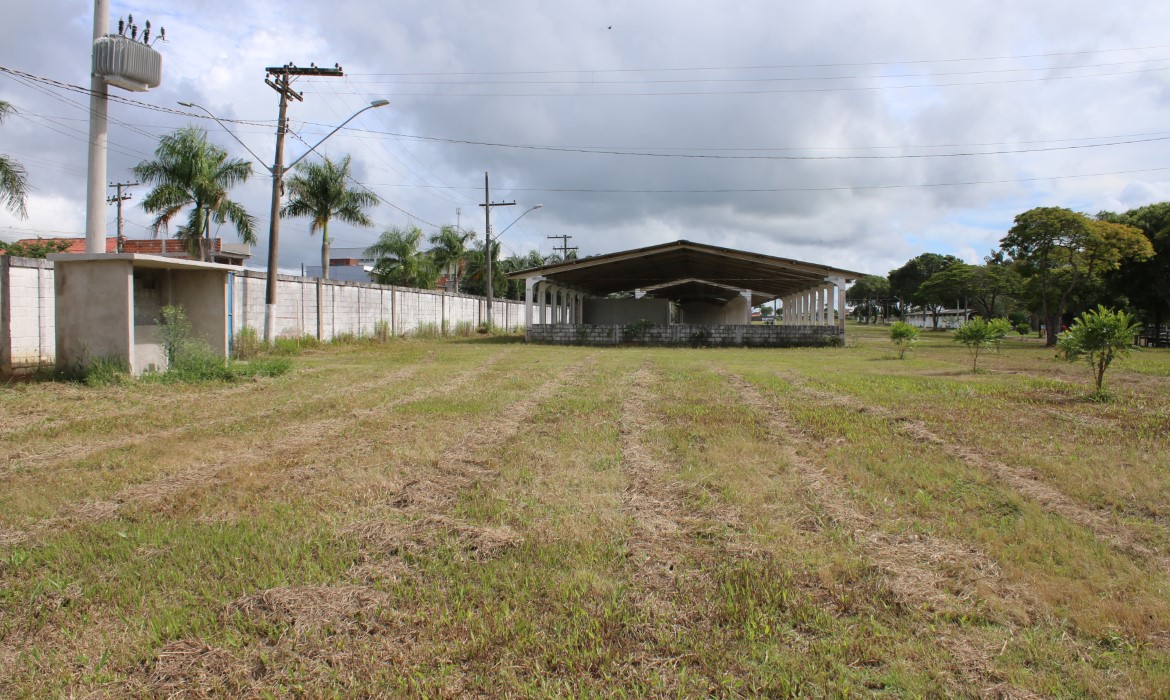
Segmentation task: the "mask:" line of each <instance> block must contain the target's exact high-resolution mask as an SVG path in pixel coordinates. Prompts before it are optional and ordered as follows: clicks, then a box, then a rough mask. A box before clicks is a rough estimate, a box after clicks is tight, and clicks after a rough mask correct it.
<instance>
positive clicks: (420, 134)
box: [0, 0, 1170, 274]
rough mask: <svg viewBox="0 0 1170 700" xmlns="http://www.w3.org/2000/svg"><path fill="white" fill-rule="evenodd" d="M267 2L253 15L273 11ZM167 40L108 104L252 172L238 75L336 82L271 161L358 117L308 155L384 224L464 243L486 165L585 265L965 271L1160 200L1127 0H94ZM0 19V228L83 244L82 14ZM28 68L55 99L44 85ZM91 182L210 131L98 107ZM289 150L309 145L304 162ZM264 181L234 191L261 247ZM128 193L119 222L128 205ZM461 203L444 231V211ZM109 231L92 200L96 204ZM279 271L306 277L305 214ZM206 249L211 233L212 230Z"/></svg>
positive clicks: (371, 235) (1166, 54) (1147, 68)
mask: <svg viewBox="0 0 1170 700" xmlns="http://www.w3.org/2000/svg"><path fill="white" fill-rule="evenodd" d="M274 8H279V11H275V10H274ZM111 14H112V24H113V25H116V24H117V20H118V18H119V17H120V16H125V15H127V14H133V15H134V16H135V19H136V20H137V21H138V23H139V24H142V22H143V21H144V20H146V19H149V20H151V22H152V25H153V26H154V27H155V28H156V30H157V27H159V26H163V27H165V28H166V35H167V39H168V41H167V43H158V44H156V45H155V48H157V49H158V50H159V51H160V52H161V53H162V55H163V85H162V86H161V87H159V88H158V89H155V90H152V91H150V92H147V93H136V94H135V93H127V92H124V91H121V90H119V89H118V88H111V91H112V92H113V93H116V94H120V95H123V96H126V97H130V98H133V99H137V100H140V101H142V102H143V103H146V105H149V106H156V107H162V108H165V110H172V109H176V110H181V111H185V110H182V108H179V107H178V105H177V102H179V101H190V102H195V103H198V104H201V105H203V106H205V107H206V108H207V109H209V110H211V111H212V112H214V113H215V114H217V115H218V116H220V117H221V118H226V119H234V120H242V121H245V122H250V123H248V124H235V125H234V126H233V130H234V131H235V132H236V133H237V135H238V136H239V137H240V138H241V139H243V140H244V141H245V142H246V143H247V144H248V145H249V146H250V147H251V148H252V150H254V151H256V152H257V153H259V154H260V155H261V156H262V157H263V158H264V159H265V161H266V162H267V164H269V165H270V164H271V159H272V154H273V144H274V126H273V125H274V123H275V117H276V110H277V96H276V93H275V92H273V91H272V90H271V89H270V88H268V87H267V86H266V85H265V84H264V68H265V67H266V66H272V65H280V64H284V63H288V62H293V63H296V64H299V65H308V64H309V63H310V62H315V63H316V64H317V65H325V66H332V65H333V64H334V63H339V64H341V66H342V68H343V69H344V72H345V77H343V78H310V79H301V80H300V81H299V82H297V83H296V85H295V87H296V88H297V89H298V90H301V91H302V92H303V93H304V96H305V99H304V102H303V103H294V104H293V106H292V107H291V108H290V118H291V127H292V129H293V131H294V132H295V133H296V135H297V136H298V137H299V140H298V138H290V139H289V142H288V144H287V149H286V153H287V159H288V160H291V159H292V158H295V157H297V156H299V155H300V154H302V153H303V152H304V151H305V150H307V148H308V146H307V145H306V144H312V143H315V142H316V141H317V139H319V138H320V137H321V136H323V135H324V134H325V133H327V132H328V131H329V130H330V129H331V128H332V126H333V125H336V124H338V123H340V122H341V121H343V120H344V119H345V118H346V117H348V116H349V115H350V114H352V113H353V112H355V111H356V110H358V109H360V108H361V107H362V106H364V105H365V104H367V103H368V102H369V101H371V100H374V99H380V98H385V99H388V100H390V103H391V104H390V106H388V107H384V108H382V109H377V110H370V111H368V112H366V113H365V114H363V115H362V116H360V117H359V118H358V119H356V120H355V121H353V122H351V124H350V127H351V128H349V129H347V130H344V131H342V132H339V133H338V134H337V135H336V136H334V137H332V138H331V139H329V140H328V141H327V142H326V145H325V146H323V147H322V149H321V150H322V151H323V152H324V153H326V154H328V155H330V156H331V157H340V156H343V155H345V154H351V155H352V156H353V158H354V162H355V175H356V178H357V180H359V181H360V182H361V183H362V184H364V185H366V186H368V187H369V188H370V189H372V190H373V191H374V192H376V193H377V194H378V195H379V196H380V197H381V198H382V199H383V200H384V203H383V204H381V205H380V206H378V207H377V208H376V209H374V210H373V211H372V212H371V214H372V216H373V218H374V219H375V221H376V222H377V225H376V227H375V228H373V229H354V228H350V227H342V226H337V227H335V229H334V231H333V235H334V238H335V243H334V245H335V246H352V247H364V246H366V245H368V244H370V243H371V242H373V241H374V240H375V239H376V238H377V235H378V233H379V232H380V231H381V230H383V229H384V228H386V227H389V226H404V225H408V224H412V223H413V224H417V225H419V226H420V227H421V228H423V230H424V231H427V232H428V233H429V232H431V231H433V226H434V225H441V224H448V223H451V224H453V223H456V222H457V221H458V222H459V223H460V224H461V225H462V226H463V227H465V228H474V229H476V230H477V231H480V232H482V231H483V225H484V222H483V214H482V208H481V207H479V206H477V204H478V203H479V202H482V201H483V196H484V195H483V178H484V172H485V171H488V172H490V173H491V181H492V199H493V200H495V201H500V200H507V201H511V200H515V201H516V202H517V206H515V207H511V208H506V209H496V210H495V215H494V217H493V218H494V220H493V224H494V226H493V228H494V229H495V231H497V232H499V231H501V230H502V229H503V228H504V227H505V226H507V225H508V224H509V223H510V222H511V221H512V220H513V218H514V217H515V216H516V215H518V214H520V213H521V212H523V211H525V210H526V209H528V208H529V207H531V206H532V205H534V204H537V203H541V204H543V205H544V207H543V208H542V209H540V210H537V211H533V212H532V213H530V214H529V215H527V216H526V217H525V218H524V219H523V220H522V221H520V222H518V223H517V224H516V225H515V226H514V227H512V228H510V229H509V230H508V231H507V232H506V233H505V234H504V235H503V243H504V244H505V246H506V252H516V253H523V252H526V251H527V250H529V249H533V248H536V249H539V250H541V251H543V252H546V253H547V252H551V250H552V246H553V245H554V244H555V242H554V241H552V240H550V239H549V238H548V237H549V236H554V235H556V236H560V235H563V234H567V235H570V236H572V239H571V241H570V245H575V246H578V247H579V248H580V252H581V254H583V255H589V254H594V253H604V252H610V251H614V250H620V249H623V248H629V247H634V246H641V245H651V244H656V243H663V242H667V241H672V240H677V239H689V240H694V241H701V242H707V243H712V244H716V245H723V246H729V247H735V248H745V249H750V250H754V251H759V252H764V253H770V254H774V255H781V256H785V257H793V258H798V259H804V260H810V261H815V262H820V263H824V264H830V265H835V266H839V267H845V268H849V269H856V270H861V271H865V272H870V273H877V274H884V273H886V272H887V271H888V270H890V269H891V268H894V267H897V266H898V265H900V264H902V263H903V262H905V261H906V260H907V259H908V258H910V257H913V256H914V255H917V254H919V253H922V252H925V251H934V252H939V253H950V254H955V255H958V256H960V257H962V258H964V259H966V260H968V261H969V262H977V261H979V260H981V258H982V257H983V256H984V255H986V254H987V252H988V251H989V250H990V249H991V248H993V247H995V245H996V243H997V241H998V240H999V239H1000V238H1001V237H1002V236H1003V234H1004V232H1005V231H1006V230H1007V229H1008V228H1009V227H1010V226H1011V222H1012V218H1013V217H1014V216H1015V215H1016V214H1018V213H1020V212H1022V211H1025V210H1027V209H1030V208H1032V207H1036V206H1064V207H1069V208H1072V209H1076V210H1079V211H1085V212H1090V213H1094V212H1097V211H1099V210H1102V209H1111V210H1123V209H1127V208H1130V207H1134V206H1140V205H1143V204H1147V203H1151V202H1156V201H1163V200H1167V199H1170V130H1168V129H1170V127H1167V126H1166V118H1167V114H1170V111H1168V107H1170V39H1167V38H1166V33H1165V28H1166V27H1167V26H1170V3H1166V2H1164V0H1163V1H1160V2H1159V1H1157V0H1148V1H1147V0H1132V1H1127V2H1122V3H1106V2H1101V1H1100V0H1052V1H1032V0H1015V1H1006V0H1005V1H997V0H977V1H971V2H967V1H961V0H947V1H946V2H935V3H927V2H921V1H920V0H914V1H910V0H907V1H905V2H897V1H893V0H842V1H839V2H834V3H801V4H798V3H780V2H775V0H761V1H758V2H757V1H750V0H744V1H742V2H734V3H731V2H725V3H718V2H704V3H697V2H690V1H689V0H674V1H672V2H667V1H665V0H659V1H650V0H646V1H637V2H634V1H631V0H624V1H621V2H617V1H608V0H593V1H590V2H556V3H554V2H540V1H539V0H497V1H496V2H491V3H488V2H478V3H477V2H469V1H463V2H459V1H456V0H398V1H397V2H393V3H378V2H371V1H370V0H365V1H364V2H357V1H356V0H332V1H331V2H305V1H304V0H286V2H283V3H280V4H279V5H274V4H273V3H268V2H265V3H260V2H254V1H252V0H237V1H236V2H230V3H229V2H221V1H220V0H144V1H143V2H140V3H137V4H131V3H125V2H121V1H119V0H114V1H113V2H112V8H111ZM3 15H4V18H3V22H2V23H0V47H3V48H2V50H0V66H2V67H3V68H5V69H11V70H15V71H20V72H22V73H23V74H28V75H31V76H35V78H30V77H27V76H26V75H23V74H22V73H17V74H13V73H11V72H0V99H3V100H7V101H9V102H11V103H12V104H13V106H15V107H16V108H17V109H18V110H19V112H20V113H19V114H18V115H17V116H14V117H12V118H9V119H8V120H7V121H6V122H5V123H4V124H3V125H2V126H0V152H3V153H5V154H7V155H9V156H12V157H14V158H16V159H17V160H19V161H21V162H22V163H23V164H24V166H25V167H26V168H27V170H28V171H29V175H30V181H31V184H32V186H33V188H34V189H33V192H32V196H31V197H30V200H29V203H28V209H29V216H28V218H27V219H24V220H18V219H16V218H14V217H13V216H12V215H11V214H9V213H8V212H6V211H5V212H0V238H3V239H5V240H14V239H16V238H22V237H30V236H35V235H42V236H57V235H79V236H80V235H84V227H85V221H84V220H85V212H84V200H85V168H86V160H85V159H86V141H87V128H88V98H87V97H86V96H85V95H84V94H81V93H78V92H76V91H71V90H69V89H68V88H67V87H62V86H61V85H60V84H64V85H66V86H68V85H74V86H83V87H88V86H89V60H90V59H89V56H90V48H89V46H90V37H91V34H92V27H93V5H92V2H85V1H77V2H75V1H72V0H42V1H38V2H31V1H29V0H13V1H12V2H8V3H5V9H4V11H3ZM46 78H47V79H51V80H52V81H57V83H59V84H53V83H48V82H46V81H44V80H42V79H46ZM110 116H111V123H110V131H109V134H110V154H109V173H108V181H110V182H113V181H117V180H122V181H128V180H132V179H133V178H132V176H131V173H130V168H132V167H133V166H134V165H135V164H136V163H138V162H139V161H141V160H144V159H148V158H150V157H151V156H152V153H153V150H154V147H155V143H156V139H157V137H158V136H159V135H161V134H165V133H167V132H169V131H172V130H174V129H176V128H179V127H181V126H184V125H186V124H190V123H195V124H200V125H202V126H204V127H206V128H207V129H208V130H209V132H210V134H211V138H212V140H213V141H214V142H215V143H217V144H218V145H221V146H223V147H225V148H227V149H228V150H229V151H231V153H232V154H233V155H234V156H238V157H242V158H249V157H250V156H249V155H248V153H247V151H245V150H244V149H243V148H241V147H240V146H239V145H238V144H237V143H236V142H235V141H233V140H232V139H231V137H230V136H229V135H228V134H226V133H223V130H222V129H221V128H220V127H219V126H218V125H216V124H215V123H214V122H210V121H208V120H205V119H199V118H197V117H195V116H194V115H192V116H184V115H182V114H175V113H171V112H169V111H159V110H157V109H150V108H148V106H138V105H131V104H124V103H112V104H111V108H110ZM309 157H310V158H312V157H314V156H309ZM269 188H270V181H269V180H268V174H267V171H266V170H264V169H263V167H262V166H259V165H257V174H256V175H255V176H254V178H253V180H251V181H249V182H248V183H247V184H246V185H244V186H242V187H240V188H239V189H238V190H236V191H233V197H234V198H236V199H238V200H239V201H241V202H243V203H244V204H245V206H247V207H248V208H249V210H250V211H251V212H253V213H254V214H255V215H256V216H257V217H258V218H259V220H260V226H259V228H260V231H261V248H260V249H259V250H257V251H256V255H255V257H254V259H255V260H256V261H257V262H258V263H260V264H263V259H264V252H263V251H264V249H265V248H264V246H266V245H267V236H266V232H267V230H268V218H267V211H268V197H269V191H270V189H269ZM145 192H146V188H145V187H138V188H135V189H134V190H132V194H133V195H134V197H135V199H134V200H132V201H131V202H130V204H131V206H129V207H128V208H127V210H126V219H127V234H128V235H129V236H131V237H144V236H147V235H148V232H147V230H146V225H147V224H148V223H149V222H150V220H151V216H150V215H148V214H146V213H145V212H143V211H142V210H141V209H139V208H138V207H137V206H135V202H137V201H140V200H141V198H142V196H143V195H144V194H145ZM457 210H462V216H461V217H457V214H456V212H457ZM107 214H108V217H107V220H108V221H109V224H110V233H111V235H113V221H114V210H113V207H110V208H109V210H108V211H107ZM281 232H282V234H281V239H280V240H281V247H280V262H281V265H282V266H285V267H288V268H299V267H300V265H301V263H309V264H312V263H313V261H314V259H319V258H317V256H318V255H319V246H320V243H319V241H318V240H317V238H316V237H312V238H311V237H310V236H309V234H308V225H307V222H305V221H298V220H287V221H285V222H284V223H283V225H282V227H281ZM223 235H224V236H225V237H226V238H229V239H231V238H233V237H234V235H235V234H234V232H233V231H230V230H224V231H223Z"/></svg>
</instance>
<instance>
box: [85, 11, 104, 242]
mask: <svg viewBox="0 0 1170 700" xmlns="http://www.w3.org/2000/svg"><path fill="white" fill-rule="evenodd" d="M109 33H110V0H94V3H93V39H94V41H95V42H96V41H97V40H98V39H100V38H102V37H103V36H105V35H107V34H109ZM92 52H93V45H92V44H91V46H90V78H89V90H90V93H89V166H88V173H87V179H86V190H85V194H86V197H85V252H86V253H104V252H106V207H105V204H106V201H105V200H106V187H105V185H103V184H102V183H103V182H105V181H106V144H107V142H108V140H109V137H108V129H109V119H108V116H109V87H108V86H107V85H106V81H105V79H104V78H102V77H101V76H99V75H97V74H95V73H94V72H93V55H92Z"/></svg>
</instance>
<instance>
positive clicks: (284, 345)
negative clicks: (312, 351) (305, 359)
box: [272, 334, 321, 355]
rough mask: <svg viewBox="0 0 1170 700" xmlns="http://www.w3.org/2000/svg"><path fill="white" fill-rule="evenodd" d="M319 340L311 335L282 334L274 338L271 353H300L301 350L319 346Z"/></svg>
mask: <svg viewBox="0 0 1170 700" xmlns="http://www.w3.org/2000/svg"><path fill="white" fill-rule="evenodd" d="M320 345H321V341H319V340H317V338H316V337H315V336H312V335H308V334H305V335H301V336H295V335H293V336H282V337H279V338H277V339H276V342H275V343H274V344H273V346H272V354H274V355H300V354H301V352H302V351H304V350H306V349H309V348H315V347H319V346H320Z"/></svg>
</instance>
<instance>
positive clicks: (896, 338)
mask: <svg viewBox="0 0 1170 700" xmlns="http://www.w3.org/2000/svg"><path fill="white" fill-rule="evenodd" d="M918 334H919V331H918V328H917V326H912V325H910V324H909V323H906V322H905V321H894V323H893V325H891V326H890V340H891V341H892V342H893V343H894V345H896V346H898V359H899V360H901V359H903V358H904V357H906V351H907V350H911V349H913V348H914V345H915V344H917V343H918Z"/></svg>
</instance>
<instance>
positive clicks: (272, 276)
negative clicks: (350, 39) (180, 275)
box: [264, 63, 345, 343]
mask: <svg viewBox="0 0 1170 700" xmlns="http://www.w3.org/2000/svg"><path fill="white" fill-rule="evenodd" d="M264 71H265V76H264V82H265V83H266V84H267V85H268V87H270V88H272V89H273V90H276V92H277V93H278V94H279V95H280V114H279V116H278V117H277V120H276V157H275V158H274V159H273V163H272V206H271V207H270V208H269V222H268V279H267V280H266V285H265V288H264V342H265V343H271V342H272V341H273V340H274V339H275V336H276V332H275V331H276V275H277V264H276V262H277V259H278V258H279V253H278V249H277V244H278V239H279V237H280V196H281V195H282V194H283V193H284V135H285V133H287V132H288V99H289V98H290V97H291V98H293V99H295V100H297V101H298V102H304V101H305V98H304V96H303V95H301V94H300V93H299V92H297V91H296V90H293V89H292V88H291V87H289V78H290V77H291V76H294V75H321V76H330V77H341V76H344V75H345V74H344V73H342V72H341V66H336V65H335V66H334V67H333V68H318V67H317V66H314V65H310V67H308V68H302V67H300V66H294V65H293V64H291V63H289V64H287V65H283V66H275V67H269V68H265V69H264ZM274 77H275V81H274V80H273V78H274ZM310 150H311V149H310ZM306 155H308V154H306ZM303 157H304V156H302V158H303Z"/></svg>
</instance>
